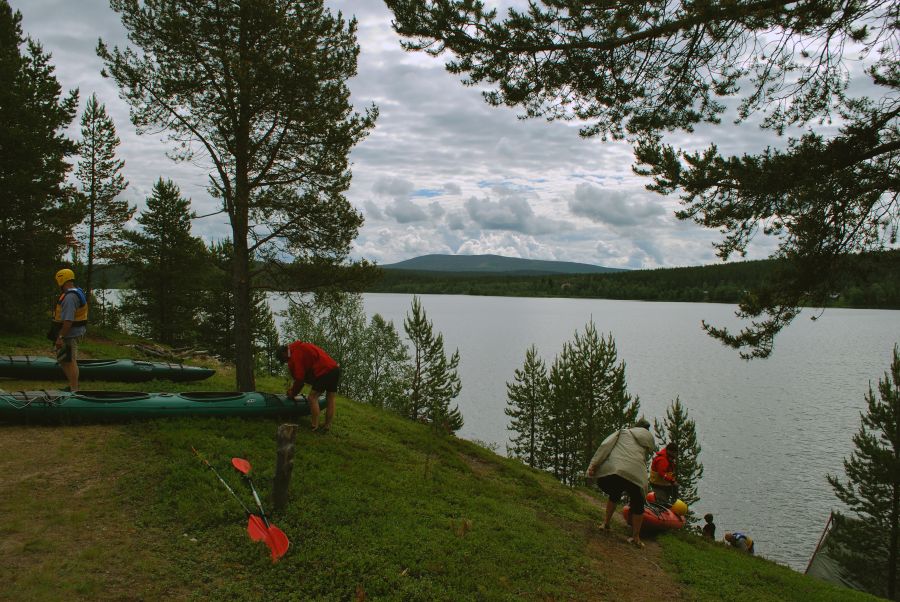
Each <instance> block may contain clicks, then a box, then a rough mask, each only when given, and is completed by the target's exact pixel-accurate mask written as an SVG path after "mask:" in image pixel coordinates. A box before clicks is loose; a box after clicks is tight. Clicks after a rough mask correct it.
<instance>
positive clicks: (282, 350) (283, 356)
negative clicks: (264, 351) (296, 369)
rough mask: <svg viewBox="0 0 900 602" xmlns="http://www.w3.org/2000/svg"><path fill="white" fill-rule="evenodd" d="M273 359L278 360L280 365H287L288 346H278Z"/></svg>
mask: <svg viewBox="0 0 900 602" xmlns="http://www.w3.org/2000/svg"><path fill="white" fill-rule="evenodd" d="M275 357H277V358H278V361H279V362H281V363H282V364H285V363H287V361H288V346H287V345H279V346H278V351H276V352H275Z"/></svg>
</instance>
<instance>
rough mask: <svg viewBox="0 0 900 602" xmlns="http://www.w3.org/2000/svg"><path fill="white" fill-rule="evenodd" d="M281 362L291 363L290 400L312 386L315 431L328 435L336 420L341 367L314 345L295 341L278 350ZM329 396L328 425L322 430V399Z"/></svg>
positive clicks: (312, 412) (313, 425)
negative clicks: (335, 409)
mask: <svg viewBox="0 0 900 602" xmlns="http://www.w3.org/2000/svg"><path fill="white" fill-rule="evenodd" d="M278 359H280V360H281V363H287V365H288V371H289V372H290V373H291V376H292V377H293V379H294V382H293V384H292V385H291V387H290V388H289V389H288V391H287V394H288V397H290V398H291V399H293V398H294V397H295V396H297V395H298V394H299V393H300V391H302V390H303V386H304V385H305V384H306V383H309V385H310V387H311V389H312V390H311V391H310V392H309V395H308V396H307V398H308V399H309V415H310V422H311V423H312V430H314V431H320V432H323V433H325V432H328V429H330V428H331V421H332V420H334V398H335V395H336V394H337V389H338V384H340V382H341V367H340V366H338V363H337V362H336V361H334V360H333V359H332V358H331V356H330V355H328V354H327V353H325V351H324V350H323V349H322V348H321V347H318V346H316V345H313V344H312V343H305V342H303V341H294V342H293V343H291V344H289V345H282V346H281V347H279V348H278ZM323 391H324V392H325V424H324V425H323V426H322V428H321V429H319V395H321V394H322V392H323Z"/></svg>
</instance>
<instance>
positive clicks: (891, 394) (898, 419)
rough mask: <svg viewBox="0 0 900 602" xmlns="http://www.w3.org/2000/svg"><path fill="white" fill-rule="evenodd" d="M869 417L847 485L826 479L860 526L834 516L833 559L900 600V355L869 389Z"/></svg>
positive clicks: (899, 352) (857, 439) (847, 467)
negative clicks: (875, 388) (899, 585)
mask: <svg viewBox="0 0 900 602" xmlns="http://www.w3.org/2000/svg"><path fill="white" fill-rule="evenodd" d="M866 406H867V407H866V412H865V413H864V414H861V416H860V422H861V424H860V427H859V431H858V432H857V433H856V434H855V435H854V436H853V445H854V447H855V450H854V451H853V452H852V453H851V455H850V459H849V460H846V459H845V460H844V473H845V474H846V481H844V480H842V479H840V478H838V477H837V476H832V475H829V476H828V482H829V483H830V484H831V486H832V487H833V488H834V493H835V495H837V497H838V499H839V500H841V502H843V503H844V504H845V505H846V506H847V508H848V510H849V512H851V513H853V514H854V515H856V520H848V519H847V517H844V516H843V515H842V514H841V513H835V522H836V527H837V528H835V529H834V531H833V532H832V538H833V539H834V541H835V542H836V543H837V544H839V548H838V550H837V551H836V552H833V553H834V554H835V557H836V558H838V559H839V560H840V561H841V563H842V564H843V565H844V567H845V568H847V569H848V570H849V571H850V573H851V574H852V575H853V577H854V579H855V580H856V581H858V582H859V583H862V584H864V585H866V586H868V587H869V591H872V592H878V593H881V594H883V595H885V596H886V597H888V598H890V599H892V600H897V599H898V596H900V591H898V588H897V574H898V569H900V349H898V347H897V346H896V345H895V346H894V354H893V360H892V361H891V367H890V372H889V373H885V375H884V378H883V379H880V380H879V381H878V395H877V396H876V395H875V391H873V390H872V387H871V385H870V386H869V392H868V394H867V395H866Z"/></svg>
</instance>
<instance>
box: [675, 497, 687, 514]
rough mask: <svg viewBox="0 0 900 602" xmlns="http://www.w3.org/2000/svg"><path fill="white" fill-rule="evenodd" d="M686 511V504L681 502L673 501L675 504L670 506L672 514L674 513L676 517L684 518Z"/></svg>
mask: <svg viewBox="0 0 900 602" xmlns="http://www.w3.org/2000/svg"><path fill="white" fill-rule="evenodd" d="M687 511H688V507H687V504H685V503H684V502H683V501H681V500H675V503H674V504H672V512H674V513H675V514H677V515H678V516H684V515H685V514H687Z"/></svg>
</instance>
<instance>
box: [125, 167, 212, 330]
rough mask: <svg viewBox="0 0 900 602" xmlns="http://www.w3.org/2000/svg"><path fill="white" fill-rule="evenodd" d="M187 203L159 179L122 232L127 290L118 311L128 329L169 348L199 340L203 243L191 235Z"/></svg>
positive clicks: (171, 184) (204, 265)
mask: <svg viewBox="0 0 900 602" xmlns="http://www.w3.org/2000/svg"><path fill="white" fill-rule="evenodd" d="M190 206H191V205H190V201H189V200H188V199H185V198H184V197H182V196H181V191H180V190H179V189H178V186H177V185H176V184H175V183H174V182H172V181H171V180H163V179H159V180H158V181H157V182H156V184H155V185H154V186H153V192H152V194H151V195H150V197H148V198H147V209H146V211H144V212H142V213H141V214H140V215H139V216H138V218H137V222H138V223H139V224H140V225H141V230H140V231H136V232H126V233H125V234H124V238H125V253H126V255H125V257H126V258H125V262H124V263H125V265H126V266H127V267H128V272H129V276H130V279H131V290H130V291H129V292H127V293H126V294H125V295H123V300H122V311H123V313H124V314H125V315H126V316H127V319H128V321H129V322H130V324H131V329H132V330H133V331H134V332H136V333H139V334H141V335H142V336H146V337H150V338H152V339H153V340H155V341H159V342H160V343H166V344H169V345H185V344H191V343H193V342H194V341H195V340H196V339H197V334H198V331H197V315H198V308H199V300H200V298H201V297H202V295H201V293H200V291H201V289H202V281H203V277H204V275H205V273H206V270H207V266H208V261H207V254H206V246H205V245H204V244H203V241H202V240H200V239H199V238H197V237H195V236H193V235H192V234H191V217H192V215H193V214H192V213H191V209H190Z"/></svg>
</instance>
